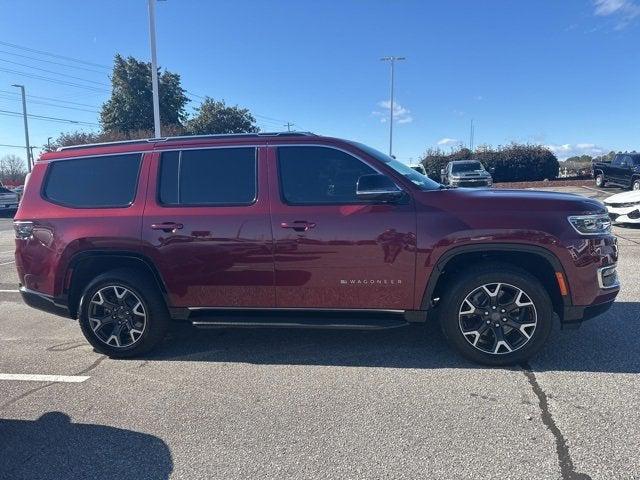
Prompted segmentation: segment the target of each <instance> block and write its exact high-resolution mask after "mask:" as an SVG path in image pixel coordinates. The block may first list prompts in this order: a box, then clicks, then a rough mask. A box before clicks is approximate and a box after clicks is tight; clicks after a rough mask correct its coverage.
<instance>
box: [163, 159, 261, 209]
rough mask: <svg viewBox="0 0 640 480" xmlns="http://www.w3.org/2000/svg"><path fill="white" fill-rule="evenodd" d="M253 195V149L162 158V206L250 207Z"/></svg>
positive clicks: (254, 172)
mask: <svg viewBox="0 0 640 480" xmlns="http://www.w3.org/2000/svg"><path fill="white" fill-rule="evenodd" d="M256 195H257V186H256V149H255V148H213V149H208V150H184V151H181V152H166V153H163V154H162V157H161V160H160V183H159V187H158V200H159V201H160V203H161V204H163V205H185V206H187V205H189V206H205V205H212V206H225V205H227V206H229V205H251V204H252V203H253V202H254V201H255V200H256Z"/></svg>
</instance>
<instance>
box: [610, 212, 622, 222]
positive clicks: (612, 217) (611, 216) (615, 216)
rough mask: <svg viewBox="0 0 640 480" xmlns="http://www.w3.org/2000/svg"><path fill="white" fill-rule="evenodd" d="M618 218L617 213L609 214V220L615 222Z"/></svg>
mask: <svg viewBox="0 0 640 480" xmlns="http://www.w3.org/2000/svg"><path fill="white" fill-rule="evenodd" d="M619 216H620V214H618V213H609V218H610V219H611V220H613V221H615V220H616V219H617V218H618V217H619Z"/></svg>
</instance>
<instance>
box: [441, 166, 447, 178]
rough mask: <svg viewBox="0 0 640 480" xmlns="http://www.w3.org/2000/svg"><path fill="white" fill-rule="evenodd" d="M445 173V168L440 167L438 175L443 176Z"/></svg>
mask: <svg viewBox="0 0 640 480" xmlns="http://www.w3.org/2000/svg"><path fill="white" fill-rule="evenodd" d="M446 174H447V170H446V169H445V168H441V169H440V175H442V176H443V177H444V176H445V175H446Z"/></svg>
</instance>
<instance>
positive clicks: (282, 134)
mask: <svg viewBox="0 0 640 480" xmlns="http://www.w3.org/2000/svg"><path fill="white" fill-rule="evenodd" d="M308 136H317V135H316V134H315V133H311V132H264V133H263V132H259V133H221V134H212V135H181V136H176V137H162V138H141V139H136V140H119V141H115V142H101V143H85V144H81V145H68V146H65V147H58V149H57V150H56V151H57V152H62V151H66V150H78V149H82V148H94V147H108V146H115V145H132V144H136V143H157V142H170V141H176V140H203V139H216V138H258V137H308Z"/></svg>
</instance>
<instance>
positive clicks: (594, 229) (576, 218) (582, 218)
mask: <svg viewBox="0 0 640 480" xmlns="http://www.w3.org/2000/svg"><path fill="white" fill-rule="evenodd" d="M568 220H569V223H570V224H571V226H573V228H574V229H575V230H576V232H578V233H579V234H581V235H602V234H604V233H610V232H611V219H610V218H609V215H607V214H606V213H600V214H596V215H573V216H571V217H568Z"/></svg>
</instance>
